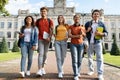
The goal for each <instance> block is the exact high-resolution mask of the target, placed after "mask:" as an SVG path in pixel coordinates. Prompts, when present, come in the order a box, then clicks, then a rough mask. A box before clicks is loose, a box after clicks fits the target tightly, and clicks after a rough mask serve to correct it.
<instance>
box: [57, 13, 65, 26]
mask: <svg viewBox="0 0 120 80" xmlns="http://www.w3.org/2000/svg"><path fill="white" fill-rule="evenodd" d="M60 17H62V18H63V24H65V18H64V17H63V15H59V16H58V18H57V21H58V24H60V22H59V18H60Z"/></svg>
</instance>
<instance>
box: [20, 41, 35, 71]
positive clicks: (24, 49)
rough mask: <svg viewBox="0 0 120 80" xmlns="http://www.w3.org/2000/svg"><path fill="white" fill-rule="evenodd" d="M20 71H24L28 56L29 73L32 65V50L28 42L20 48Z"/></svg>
mask: <svg viewBox="0 0 120 80" xmlns="http://www.w3.org/2000/svg"><path fill="white" fill-rule="evenodd" d="M21 55H22V56H21V71H25V65H26V58H27V56H28V63H27V70H28V71H29V70H30V68H31V65H32V58H33V50H32V49H31V47H30V43H29V42H25V43H24V45H22V46H21Z"/></svg>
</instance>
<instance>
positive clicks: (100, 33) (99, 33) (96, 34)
mask: <svg viewBox="0 0 120 80" xmlns="http://www.w3.org/2000/svg"><path fill="white" fill-rule="evenodd" d="M103 35H104V34H103V33H102V32H98V31H96V32H95V36H103Z"/></svg>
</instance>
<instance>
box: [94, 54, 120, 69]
mask: <svg viewBox="0 0 120 80" xmlns="http://www.w3.org/2000/svg"><path fill="white" fill-rule="evenodd" d="M103 57H104V62H105V63H109V64H112V65H115V66H119V67H120V56H114V55H110V53H106V54H104V55H103ZM94 59H96V56H94Z"/></svg>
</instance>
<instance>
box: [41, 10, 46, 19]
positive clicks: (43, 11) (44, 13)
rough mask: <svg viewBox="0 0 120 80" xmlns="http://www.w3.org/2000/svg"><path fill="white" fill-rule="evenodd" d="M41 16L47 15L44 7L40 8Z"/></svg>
mask: <svg viewBox="0 0 120 80" xmlns="http://www.w3.org/2000/svg"><path fill="white" fill-rule="evenodd" d="M40 13H41V16H42V17H45V16H46V15H47V10H46V9H43V10H41V12H40Z"/></svg>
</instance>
